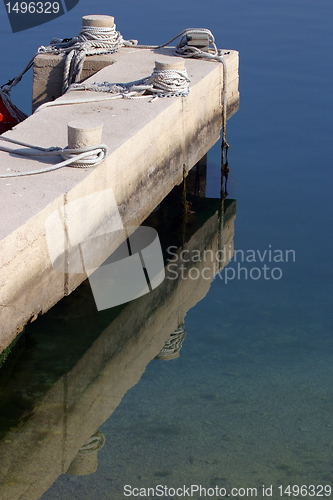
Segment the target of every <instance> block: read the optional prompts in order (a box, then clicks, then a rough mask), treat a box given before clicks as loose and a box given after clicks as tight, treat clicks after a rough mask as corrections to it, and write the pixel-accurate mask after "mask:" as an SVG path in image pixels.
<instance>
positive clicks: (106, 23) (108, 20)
mask: <svg viewBox="0 0 333 500" xmlns="http://www.w3.org/2000/svg"><path fill="white" fill-rule="evenodd" d="M82 26H90V27H92V28H113V26H114V17H113V16H104V15H98V14H95V15H89V16H83V17H82Z"/></svg>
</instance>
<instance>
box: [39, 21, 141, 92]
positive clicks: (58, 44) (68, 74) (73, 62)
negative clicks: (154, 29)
mask: <svg viewBox="0 0 333 500" xmlns="http://www.w3.org/2000/svg"><path fill="white" fill-rule="evenodd" d="M137 43H138V42H137V40H124V39H123V37H122V35H121V34H120V32H119V31H116V25H115V24H114V25H113V26H112V27H95V26H82V27H81V30H80V33H79V34H78V35H77V36H75V37H74V38H71V39H70V40H68V39H64V40H62V39H61V38H53V39H52V40H51V42H50V45H48V46H47V47H44V46H41V47H39V49H38V54H45V53H53V54H66V60H65V66H64V73H63V86H62V93H63V94H64V93H65V92H66V91H67V89H68V87H69V86H70V85H71V84H72V83H75V82H78V81H79V80H80V78H81V72H82V68H83V64H84V61H85V59H86V56H92V55H99V54H113V53H114V52H117V50H118V49H119V48H120V47H128V46H133V45H137Z"/></svg>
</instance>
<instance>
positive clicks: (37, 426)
mask: <svg viewBox="0 0 333 500" xmlns="http://www.w3.org/2000/svg"><path fill="white" fill-rule="evenodd" d="M230 201H231V200H230ZM229 203H230V202H229ZM203 204H206V205H210V211H211V213H213V214H212V215H211V216H210V217H209V218H208V220H206V222H205V223H204V224H203V225H202V226H201V227H200V228H199V229H198V230H197V231H196V232H195V233H194V234H193V235H192V236H191V237H190V238H189V239H188V240H186V242H185V244H184V245H183V246H181V247H179V248H178V249H177V252H176V253H177V255H178V257H180V253H181V252H182V251H183V250H186V251H187V252H188V255H191V254H192V252H194V251H195V252H198V251H199V252H200V253H201V255H203V253H204V252H205V251H211V252H212V255H213V258H212V259H209V258H207V259H206V260H204V259H202V260H201V261H196V262H193V261H190V262H185V261H183V260H182V259H180V258H179V259H178V260H177V262H176V267H173V268H172V269H173V273H174V272H175V269H176V270H177V273H178V277H179V279H174V274H173V273H172V274H171V273H170V272H168V269H167V267H166V275H167V276H169V278H171V279H168V277H167V278H166V279H165V280H164V282H163V283H162V284H161V286H159V287H158V288H156V289H155V290H153V292H151V293H149V294H148V295H146V296H144V297H141V298H139V299H137V300H136V301H133V302H131V303H130V304H128V305H127V306H126V308H125V309H124V310H123V311H122V312H121V314H120V315H119V316H118V317H117V318H116V319H115V320H114V321H113V322H112V323H111V324H110V325H109V326H108V327H107V328H106V329H105V330H104V331H103V333H102V334H101V335H100V337H98V339H97V340H96V341H95V342H94V344H93V345H92V346H91V348H90V349H89V350H88V351H87V352H86V353H85V354H84V356H83V357H82V358H81V359H80V360H79V361H78V363H77V364H76V365H75V366H74V368H73V369H72V370H71V371H69V372H68V373H66V374H65V375H64V376H63V377H61V378H60V379H59V380H58V381H57V382H56V383H55V385H54V386H53V387H52V389H50V390H49V391H48V393H47V394H46V395H45V396H44V397H43V399H42V400H41V401H39V403H38V404H37V405H36V407H35V408H33V409H32V410H31V414H30V415H29V418H25V421H24V425H18V427H17V428H11V430H10V431H9V432H8V434H7V435H6V436H5V438H4V439H3V440H1V441H0V484H1V486H0V496H1V500H18V499H20V500H37V499H38V498H40V496H41V495H42V494H43V493H44V492H45V491H46V490H47V489H48V488H50V486H51V485H52V483H53V482H54V481H55V480H56V479H57V478H58V476H59V475H60V474H63V473H66V471H68V468H69V467H70V465H71V463H72V461H73V459H75V457H76V456H77V453H78V452H79V450H80V448H81V446H82V445H83V444H84V443H85V442H86V440H87V439H88V438H89V437H90V436H91V435H92V434H94V433H95V432H96V430H97V429H98V428H99V427H100V426H101V425H102V424H103V423H104V422H105V421H106V420H107V419H108V418H109V417H110V415H112V413H113V412H114V411H115V409H116V408H117V406H118V405H119V403H120V402H121V400H122V398H123V396H124V394H125V393H126V392H127V391H128V390H129V389H130V388H131V387H133V386H134V385H135V384H137V382H138V381H139V380H140V378H141V376H142V374H143V373H144V371H145V369H146V366H147V364H148V363H149V362H150V361H151V360H152V359H153V358H154V357H155V356H156V354H158V353H159V351H160V349H161V348H162V347H163V345H164V343H165V341H166V340H168V338H169V336H170V334H171V333H172V332H173V331H174V330H175V329H176V328H177V327H178V325H179V323H181V322H182V321H183V320H184V318H185V316H186V313H187V312H188V311H189V310H190V309H191V308H192V307H194V306H195V305H196V304H197V303H198V302H199V301H200V300H202V299H203V297H205V296H206V294H207V292H208V290H209V288H210V285H211V282H212V279H213V277H214V274H215V271H216V269H217V268H218V267H219V266H220V263H219V262H218V260H217V259H216V256H217V251H218V249H219V244H220V243H219V239H220V236H221V234H222V235H223V234H224V232H225V231H227V235H226V237H225V238H224V237H223V239H224V240H228V241H229V242H230V243H231V245H232V246H233V235H234V220H235V213H236V202H235V201H231V203H230V204H229V206H228V210H226V213H225V215H224V222H223V227H222V228H221V218H220V210H219V204H220V200H212V199H211V200H203V201H202V204H201V207H202V206H203ZM214 211H215V213H214ZM231 255H232V254H231ZM227 264H228V260H227V259H226V260H225V262H223V264H222V266H221V267H224V266H225V265H227ZM180 266H183V267H184V268H185V273H184V277H185V278H184V279H181V276H182V271H181V270H180ZM193 268H196V269H197V270H198V275H199V278H198V279H196V280H193V279H189V278H188V273H189V272H190V270H191V269H193ZM204 269H205V271H204ZM83 307H84V306H83ZM204 333H205V332H204ZM182 349H186V339H185V341H184V345H183V347H182ZM159 362H162V363H163V361H159ZM15 383H16V384H17V381H16V382H15ZM16 389H17V385H16ZM25 389H26V387H25ZM7 390H9V389H7ZM111 466H112V464H111ZM114 493H115V494H116V492H114ZM122 497H123V494H122V496H121V498H122ZM114 498H118V496H116V497H114ZM119 498H120V497H119Z"/></svg>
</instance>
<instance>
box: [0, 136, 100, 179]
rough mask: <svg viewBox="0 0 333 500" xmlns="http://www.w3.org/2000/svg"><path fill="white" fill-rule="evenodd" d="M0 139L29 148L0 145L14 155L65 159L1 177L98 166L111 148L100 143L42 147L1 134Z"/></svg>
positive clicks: (0, 147)
mask: <svg viewBox="0 0 333 500" xmlns="http://www.w3.org/2000/svg"><path fill="white" fill-rule="evenodd" d="M0 139H1V140H4V141H6V142H10V143H13V144H17V145H19V146H24V147H25V148H27V149H24V150H22V149H11V148H6V147H4V146H0V151H5V152H7V153H12V154H13V155H17V156H23V157H25V158H32V157H40V156H58V155H60V156H61V157H62V158H63V159H64V161H62V162H60V163H57V164H56V165H51V166H50V167H45V168H41V169H38V170H29V171H27V172H11V173H8V174H0V178H1V179H4V178H8V177H23V176H26V175H34V174H43V173H45V172H51V171H53V170H58V169H59V168H62V167H76V168H91V167H96V166H97V165H99V164H100V163H102V161H103V160H104V159H105V158H106V156H107V155H108V152H109V149H108V147H107V146H106V145H105V144H98V145H95V146H85V147H83V148H78V149H68V147H66V148H64V149H63V148H58V147H50V148H42V147H40V146H33V145H31V144H27V143H25V142H21V141H16V140H14V139H9V138H8V137H3V136H1V135H0Z"/></svg>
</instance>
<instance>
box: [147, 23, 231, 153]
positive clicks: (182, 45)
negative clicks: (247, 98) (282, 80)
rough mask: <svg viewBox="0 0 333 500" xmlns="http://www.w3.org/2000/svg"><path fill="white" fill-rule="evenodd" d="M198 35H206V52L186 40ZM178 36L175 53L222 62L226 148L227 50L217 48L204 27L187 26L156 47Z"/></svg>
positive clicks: (226, 145)
mask: <svg viewBox="0 0 333 500" xmlns="http://www.w3.org/2000/svg"><path fill="white" fill-rule="evenodd" d="M196 34H198V35H203V34H205V35H207V36H208V52H205V51H203V50H201V49H199V48H197V47H194V46H193V45H189V44H188V40H189V38H190V36H194V37H195V35H196ZM179 37H180V40H179V42H178V44H177V47H176V48H175V51H174V53H175V55H177V56H181V57H193V58H197V59H206V60H211V61H218V62H221V63H222V64H223V112H222V113H223V114H222V128H223V135H222V146H223V147H226V148H228V147H229V145H228V143H227V141H226V126H227V63H226V61H225V59H224V56H225V55H227V54H229V52H228V51H227V52H223V50H219V49H218V48H217V47H216V44H215V38H214V35H213V33H212V32H211V31H210V30H208V29H206V28H187V29H186V30H184V31H182V32H181V33H178V35H177V36H175V37H174V38H172V39H171V40H169V41H168V42H167V43H164V44H163V45H159V46H158V47H157V48H158V49H161V48H162V47H165V46H166V45H169V44H170V43H171V42H173V41H174V40H176V39H177V38H179Z"/></svg>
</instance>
